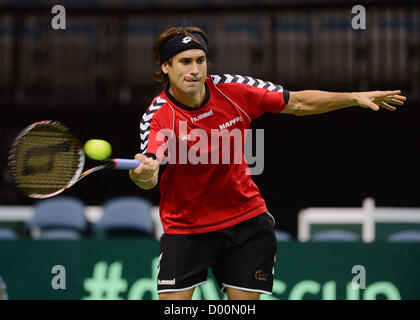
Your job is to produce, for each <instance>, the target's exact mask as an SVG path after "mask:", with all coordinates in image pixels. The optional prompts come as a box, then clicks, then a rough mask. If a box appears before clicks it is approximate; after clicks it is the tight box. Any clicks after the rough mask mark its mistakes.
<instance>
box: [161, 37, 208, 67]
mask: <svg viewBox="0 0 420 320" xmlns="http://www.w3.org/2000/svg"><path fill="white" fill-rule="evenodd" d="M192 35H193V36H194V38H195V39H197V40H198V42H199V43H197V42H196V41H194V40H193V39H192V38H191V37H190V36H187V35H185V34H181V35H179V36H175V37H173V38H171V39H169V40H167V41H166V42H165V43H164V44H163V45H162V50H161V55H160V57H161V62H162V63H164V62H166V61H168V60H169V59H170V58H172V57H173V56H174V55H176V54H177V53H180V52H182V51H186V50H190V49H201V50H203V51H204V52H205V53H207V45H206V42H205V41H204V39H203V37H202V36H201V35H199V34H198V33H193V34H192Z"/></svg>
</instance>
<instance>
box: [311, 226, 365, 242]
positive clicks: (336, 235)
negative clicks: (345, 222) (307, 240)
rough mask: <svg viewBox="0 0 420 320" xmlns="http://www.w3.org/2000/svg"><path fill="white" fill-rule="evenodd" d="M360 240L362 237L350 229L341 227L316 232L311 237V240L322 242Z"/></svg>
mask: <svg viewBox="0 0 420 320" xmlns="http://www.w3.org/2000/svg"><path fill="white" fill-rule="evenodd" d="M359 240H360V237H359V236H358V235H357V234H356V233H354V232H352V231H348V230H341V229H330V230H326V231H320V232H317V233H315V234H314V235H313V236H312V237H311V241H314V242H322V241H331V242H334V241H336V242H357V241H359Z"/></svg>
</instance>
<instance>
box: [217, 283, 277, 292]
mask: <svg viewBox="0 0 420 320" xmlns="http://www.w3.org/2000/svg"><path fill="white" fill-rule="evenodd" d="M222 286H223V287H222V289H221V291H222V292H223V293H224V292H225V289H226V288H232V289H239V290H244V291H251V292H259V293H262V294H269V295H272V294H273V293H272V292H270V291H265V290H261V289H250V288H243V287H238V286H232V285H230V284H226V283H222Z"/></svg>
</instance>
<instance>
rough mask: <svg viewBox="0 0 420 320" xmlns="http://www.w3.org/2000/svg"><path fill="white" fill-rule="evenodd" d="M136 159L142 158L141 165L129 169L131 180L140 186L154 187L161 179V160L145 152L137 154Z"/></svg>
mask: <svg viewBox="0 0 420 320" xmlns="http://www.w3.org/2000/svg"><path fill="white" fill-rule="evenodd" d="M134 159H136V160H140V161H141V163H140V165H139V166H138V167H137V168H135V169H133V170H130V171H129V175H130V178H131V180H132V181H133V182H134V183H135V184H136V185H137V186H138V187H140V188H142V189H144V190H149V189H152V188H154V187H155V186H156V185H157V183H158V179H159V161H158V160H155V159H153V158H151V157H147V156H146V155H143V154H140V153H138V154H136V155H135V156H134Z"/></svg>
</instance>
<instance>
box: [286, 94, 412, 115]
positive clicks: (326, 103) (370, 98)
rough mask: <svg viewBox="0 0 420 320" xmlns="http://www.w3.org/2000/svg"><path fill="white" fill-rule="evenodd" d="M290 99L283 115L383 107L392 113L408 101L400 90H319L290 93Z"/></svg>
mask: <svg viewBox="0 0 420 320" xmlns="http://www.w3.org/2000/svg"><path fill="white" fill-rule="evenodd" d="M289 94H290V97H289V101H288V103H287V106H286V108H285V109H283V111H282V112H283V113H289V114H293V115H297V116H304V115H310V114H318V113H325V112H330V111H334V110H338V109H343V108H347V107H351V106H360V107H362V108H370V109H372V110H374V111H378V110H379V109H380V108H381V107H382V108H385V109H387V110H390V111H394V110H396V107H394V106H392V104H394V105H397V106H402V105H403V104H404V101H405V100H406V99H407V98H406V97H404V96H401V95H400V94H401V91H400V90H394V91H367V92H328V91H319V90H303V91H295V92H293V91H290V92H289Z"/></svg>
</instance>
